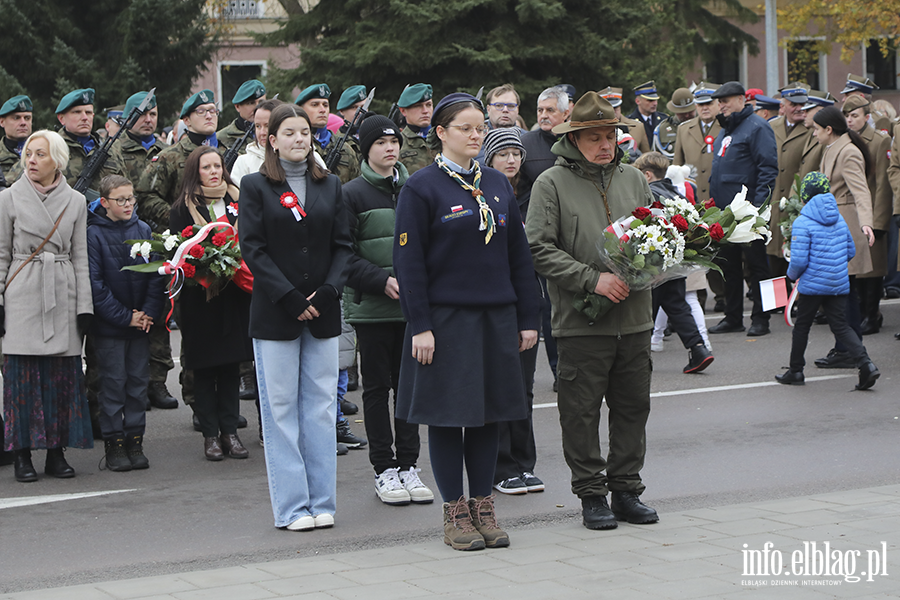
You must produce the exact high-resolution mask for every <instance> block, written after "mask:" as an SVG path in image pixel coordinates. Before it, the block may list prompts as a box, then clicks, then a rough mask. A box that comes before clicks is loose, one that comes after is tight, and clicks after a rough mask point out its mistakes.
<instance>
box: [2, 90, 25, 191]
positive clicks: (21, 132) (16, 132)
mask: <svg viewBox="0 0 900 600" xmlns="http://www.w3.org/2000/svg"><path fill="white" fill-rule="evenodd" d="M32 109H33V107H32V105H31V99H30V98H29V97H28V96H13V97H12V98H10V99H9V100H7V101H6V102H4V103H3V106H2V107H0V127H2V128H3V139H2V140H0V170H2V171H3V175H4V176H5V177H6V181H7V183H9V184H10V185H11V184H12V183H13V181H15V180H16V179H18V174H20V173H21V167H19V168H18V169H17V171H18V173H17V174H16V176H13V174H12V170H13V169H14V168H16V165H18V164H19V159H20V158H21V156H22V147H23V146H24V145H25V140H27V139H28V136H29V135H31V125H32V123H31V112H32Z"/></svg>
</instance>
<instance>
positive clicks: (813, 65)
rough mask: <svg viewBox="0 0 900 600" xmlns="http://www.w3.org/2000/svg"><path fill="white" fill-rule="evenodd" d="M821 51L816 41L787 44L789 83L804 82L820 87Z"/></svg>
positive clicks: (815, 88)
mask: <svg viewBox="0 0 900 600" xmlns="http://www.w3.org/2000/svg"><path fill="white" fill-rule="evenodd" d="M819 63H820V61H819V49H818V44H817V42H816V40H791V41H789V42H788V44H787V83H790V82H794V81H802V82H805V83H807V84H809V86H810V87H811V88H812V89H814V90H820V89H822V88H821V87H819Z"/></svg>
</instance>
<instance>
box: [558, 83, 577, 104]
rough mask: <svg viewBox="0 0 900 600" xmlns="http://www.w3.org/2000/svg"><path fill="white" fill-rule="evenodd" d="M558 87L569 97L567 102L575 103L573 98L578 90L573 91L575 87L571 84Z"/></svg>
mask: <svg viewBox="0 0 900 600" xmlns="http://www.w3.org/2000/svg"><path fill="white" fill-rule="evenodd" d="M559 87H561V88H562V89H564V90H566V93H567V94H568V95H569V102H575V96H577V95H578V90H576V89H575V86H574V85H572V84H571V83H561V84H559Z"/></svg>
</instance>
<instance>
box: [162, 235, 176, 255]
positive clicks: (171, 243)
mask: <svg viewBox="0 0 900 600" xmlns="http://www.w3.org/2000/svg"><path fill="white" fill-rule="evenodd" d="M177 245H178V236H174V235H170V236H169V237H167V238H166V241H165V242H163V246H164V247H165V249H166V252H171V251H172V248H174V247H175V246H177Z"/></svg>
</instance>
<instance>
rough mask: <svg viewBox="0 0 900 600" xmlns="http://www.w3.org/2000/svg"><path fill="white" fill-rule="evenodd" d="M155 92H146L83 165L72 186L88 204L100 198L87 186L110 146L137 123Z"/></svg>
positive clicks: (100, 165) (104, 160) (107, 156)
mask: <svg viewBox="0 0 900 600" xmlns="http://www.w3.org/2000/svg"><path fill="white" fill-rule="evenodd" d="M155 92H156V88H153V89H152V90H150V91H149V92H147V96H146V97H145V98H144V101H143V102H141V103H140V104H139V105H138V106H135V107H134V108H132V109H131V112H130V113H129V114H128V118H127V119H125V123H123V124H122V126H121V127H120V128H119V130H118V131H117V132H116V134H115V135H114V136H112V137H107V138H106V141H104V142H103V145H102V146H100V147H99V148H97V149H96V150H94V152H93V153H92V154H91V155H90V157H88V161H87V164H86V165H84V168H83V169H82V170H81V175H79V176H78V181H76V182H75V185H73V186H72V189H74V190H75V191H76V192H80V193H82V194H84V195H85V198H86V199H87V201H88V202H93V201H94V200H96V199H97V198H99V197H100V194H98V193H97V192H96V191H94V190H88V186H89V185H90V184H91V181H93V179H94V177H95V176H96V175H97V173H98V172H99V171H100V169H101V168H103V165H105V164H106V159H108V158H109V151H110V149H111V148H112V145H113V144H114V143H116V140H117V139H119V136H120V135H122V132H123V131H125V130H126V129H131V128H132V127H134V124H135V123H137V120H138V119H140V118H141V115H143V114H144V111H145V110H147V107H148V106H149V105H150V101H151V100H153V95H154V93H155Z"/></svg>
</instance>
